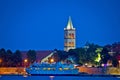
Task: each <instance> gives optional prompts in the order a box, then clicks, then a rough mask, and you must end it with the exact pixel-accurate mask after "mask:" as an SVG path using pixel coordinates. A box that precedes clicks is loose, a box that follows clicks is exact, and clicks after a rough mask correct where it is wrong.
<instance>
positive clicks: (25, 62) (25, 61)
mask: <svg viewBox="0 0 120 80" xmlns="http://www.w3.org/2000/svg"><path fill="white" fill-rule="evenodd" d="M27 62H28V60H27V59H24V66H25V67H26V66H27Z"/></svg>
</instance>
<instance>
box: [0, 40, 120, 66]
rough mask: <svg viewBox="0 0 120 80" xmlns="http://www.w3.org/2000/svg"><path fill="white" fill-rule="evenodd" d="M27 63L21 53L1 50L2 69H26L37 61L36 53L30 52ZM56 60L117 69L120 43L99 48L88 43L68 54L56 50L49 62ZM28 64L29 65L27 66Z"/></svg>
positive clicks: (0, 62)
mask: <svg viewBox="0 0 120 80" xmlns="http://www.w3.org/2000/svg"><path fill="white" fill-rule="evenodd" d="M26 55H27V61H25V60H23V56H22V53H21V51H19V50H16V51H15V52H14V53H13V52H12V51H11V50H5V49H3V48H2V49H0V66H2V67H22V66H23V67H24V66H28V65H29V64H31V63H33V62H35V61H36V51H35V50H29V51H28V52H27V53H26ZM51 58H54V61H55V62H58V61H68V62H69V61H71V62H72V63H77V64H79V65H87V64H89V65H92V66H101V65H102V64H109V65H110V66H114V67H117V66H118V65H119V64H120V63H119V62H120V42H117V43H113V44H111V45H105V46H99V45H96V44H94V43H88V42H87V43H86V44H85V46H84V47H80V48H76V49H71V50H69V51H68V52H65V51H61V50H57V49H55V53H54V54H53V55H52V56H51V57H49V59H48V61H50V59H51ZM26 62H27V64H28V65H26Z"/></svg>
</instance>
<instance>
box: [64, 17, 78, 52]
mask: <svg viewBox="0 0 120 80" xmlns="http://www.w3.org/2000/svg"><path fill="white" fill-rule="evenodd" d="M75 33H76V30H75V28H74V27H73V24H72V20H71V17H70V16H69V20H68V24H67V27H66V28H64V51H69V50H70V49H75V48H76V34H75Z"/></svg>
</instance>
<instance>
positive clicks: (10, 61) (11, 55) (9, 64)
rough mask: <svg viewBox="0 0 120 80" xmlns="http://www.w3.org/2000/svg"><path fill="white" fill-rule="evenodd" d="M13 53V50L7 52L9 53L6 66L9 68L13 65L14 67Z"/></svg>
mask: <svg viewBox="0 0 120 80" xmlns="http://www.w3.org/2000/svg"><path fill="white" fill-rule="evenodd" d="M13 59H14V58H13V53H12V51H11V50H7V52H6V65H7V66H8V67H12V65H13Z"/></svg>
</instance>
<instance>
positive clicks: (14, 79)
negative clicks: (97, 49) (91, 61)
mask: <svg viewBox="0 0 120 80" xmlns="http://www.w3.org/2000/svg"><path fill="white" fill-rule="evenodd" d="M0 80H120V77H98V76H96V77H95V76H94V77H93V76H15V75H10V76H0Z"/></svg>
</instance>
